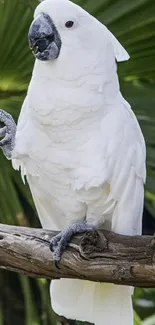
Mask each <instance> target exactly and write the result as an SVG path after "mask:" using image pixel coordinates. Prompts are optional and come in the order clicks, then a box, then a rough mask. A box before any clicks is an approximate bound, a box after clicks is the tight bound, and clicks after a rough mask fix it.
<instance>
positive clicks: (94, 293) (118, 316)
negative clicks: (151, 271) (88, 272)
mask: <svg viewBox="0 0 155 325" xmlns="http://www.w3.org/2000/svg"><path fill="white" fill-rule="evenodd" d="M50 291H51V302H52V307H53V309H54V311H55V312H56V313H57V314H59V315H63V316H65V317H66V318H68V319H76V320H80V321H88V322H90V323H94V324H95V325H107V324H108V325H132V324H133V310H132V299H131V288H130V287H126V286H118V285H114V284H107V283H95V282H89V281H83V280H72V279H61V280H54V281H52V283H51V288H50Z"/></svg>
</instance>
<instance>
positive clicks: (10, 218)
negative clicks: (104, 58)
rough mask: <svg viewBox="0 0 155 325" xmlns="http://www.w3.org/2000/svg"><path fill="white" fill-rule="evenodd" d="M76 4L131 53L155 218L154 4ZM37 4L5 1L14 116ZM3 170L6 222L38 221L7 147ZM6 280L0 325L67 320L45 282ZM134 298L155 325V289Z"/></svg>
mask: <svg viewBox="0 0 155 325" xmlns="http://www.w3.org/2000/svg"><path fill="white" fill-rule="evenodd" d="M76 3H78V4H79V5H81V6H82V7H84V9H86V10H87V11H89V12H90V13H91V14H93V15H94V16H96V17H97V18H98V19H99V20H101V21H102V22H103V23H104V24H105V25H107V26H108V28H109V29H110V30H111V31H112V32H113V33H114V34H115V35H116V36H117V37H118V39H119V40H120V42H121V43H122V44H123V45H124V46H125V48H126V49H127V50H128V52H129V54H130V55H131V59H130V61H128V62H126V63H122V64H120V65H119V76H120V84H121V89H122V93H123V95H124V97H125V98H126V99H127V100H128V101H129V102H130V104H131V105H132V108H133V109H134V111H135V113H136V115H137V117H138V119H139V122H140V125H141V128H142V130H143V133H144V136H145V140H146V143H147V173H148V176H147V184H146V191H145V205H146V206H147V208H148V209H149V211H150V212H151V214H152V215H154V216H155V63H154V62H155V1H154V0H134V1H125V0H96V1H94V0H77V1H76ZM36 5H37V1H36V0H0V44H1V47H0V107H1V108H4V109H6V110H7V111H9V112H10V113H11V114H12V115H13V116H14V118H15V119H17V118H18V114H19V111H20V108H21V104H22V101H23V99H24V97H25V95H26V91H27V87H28V83H29V80H30V77H31V73H32V69H33V62H34V60H33V56H32V54H31V52H30V50H29V48H28V42H27V34H28V29H29V25H30V23H31V21H32V17H33V14H32V12H33V8H35V7H36ZM0 168H1V173H0V193H1V195H0V207H1V209H0V220H1V222H2V223H7V224H16V225H26V226H33V227H35V226H39V220H38V218H37V216H36V212H35V208H34V205H33V202H32V198H31V194H30V192H29V189H28V187H27V186H24V185H23V183H22V181H21V178H20V175H19V173H18V172H15V171H14V170H13V169H12V166H11V163H10V162H8V161H7V160H6V159H5V157H4V156H3V154H2V152H0ZM0 284H1V286H0V288H1V289H0V325H15V324H16V325H18V324H22V325H55V324H57V323H60V321H61V319H60V318H59V317H57V316H56V315H55V314H54V312H53V311H52V309H51V307H50V300H49V290H48V289H49V288H48V286H49V284H48V282H47V281H46V280H44V279H29V278H26V277H24V276H17V275H16V274H13V273H10V272H6V271H1V272H0ZM133 301H134V308H135V325H140V324H141V325H155V289H154V290H153V289H152V290H151V289H136V290H135V294H134V298H133ZM65 324H67V321H66V323H65ZM77 324H79V322H77ZM124 325H125V324H124Z"/></svg>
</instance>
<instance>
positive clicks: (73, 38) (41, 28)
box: [28, 0, 129, 61]
mask: <svg viewBox="0 0 155 325" xmlns="http://www.w3.org/2000/svg"><path fill="white" fill-rule="evenodd" d="M28 38H29V45H30V48H31V49H32V51H33V54H34V56H35V57H36V58H37V59H39V60H42V61H47V60H55V59H57V58H59V57H61V56H64V55H65V56H67V58H68V59H72V60H73V57H75V56H76V57H77V56H78V55H79V54H80V56H81V55H82V54H81V53H83V55H84V52H85V53H87V56H88V54H89V53H92V52H94V51H95V50H96V49H97V51H99V49H101V51H103V48H104V46H103V45H102V44H104V45H106V44H107V41H108V42H109V43H111V44H112V46H111V48H113V50H114V51H113V53H114V56H115V57H116V59H117V61H124V60H127V59H128V58H129V56H128V54H127V52H126V51H125V50H124V48H123V47H122V46H121V44H120V43H119V42H118V41H117V40H116V38H115V37H114V36H113V35H112V34H111V33H110V32H109V30H108V29H107V28H106V27H105V26H104V25H102V24H101V23H100V22H99V21H98V20H96V19H95V18H94V17H92V16H91V15H90V14H88V13H87V12H86V11H85V10H84V9H82V8H81V7H79V6H78V5H76V4H75V3H73V2H71V1H69V0H44V1H42V2H41V3H40V4H39V5H38V7H37V8H36V10H35V14H34V20H33V22H32V24H31V26H30V29H29V34H28ZM105 47H106V46H105ZM102 55H104V53H103V54H102ZM108 55H109V54H108ZM79 59H80V60H81V57H80V58H79Z"/></svg>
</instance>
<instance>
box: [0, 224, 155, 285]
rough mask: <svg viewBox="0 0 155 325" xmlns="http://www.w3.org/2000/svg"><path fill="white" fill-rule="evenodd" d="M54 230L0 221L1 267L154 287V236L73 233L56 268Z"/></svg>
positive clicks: (35, 274)
mask: <svg viewBox="0 0 155 325" xmlns="http://www.w3.org/2000/svg"><path fill="white" fill-rule="evenodd" d="M55 234H56V232H54V231H49V230H44V229H32V228H25V227H15V226H8V225H2V224H0V268H3V269H6V270H11V271H15V272H20V273H23V274H26V275H28V276H31V277H44V278H48V279H59V278H76V279H87V280H91V281H97V282H110V283H116V284H122V285H133V286H136V287H155V238H154V237H151V236H136V237H129V236H121V235H118V234H114V233H112V232H109V231H105V230H98V231H93V232H87V233H85V234H81V235H77V236H75V237H74V238H73V239H72V240H71V242H70V243H69V245H68V247H67V249H66V251H65V252H64V253H63V255H62V259H61V262H60V264H59V269H58V268H57V267H56V266H55V264H54V263H53V261H52V253H51V251H50V249H49V242H50V239H51V238H52V237H53V236H54V235H55Z"/></svg>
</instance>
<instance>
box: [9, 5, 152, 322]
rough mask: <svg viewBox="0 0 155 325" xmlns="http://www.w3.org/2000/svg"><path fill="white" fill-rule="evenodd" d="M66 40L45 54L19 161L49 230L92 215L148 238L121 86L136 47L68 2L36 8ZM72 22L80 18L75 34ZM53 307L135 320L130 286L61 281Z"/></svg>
mask: <svg viewBox="0 0 155 325" xmlns="http://www.w3.org/2000/svg"><path fill="white" fill-rule="evenodd" d="M41 12H44V13H47V14H48V15H50V16H51V18H52V20H53V21H54V24H55V26H56V28H57V29H58V31H59V34H60V36H61V40H62V49H61V52H60V55H59V57H58V59H56V60H54V61H46V62H41V61H39V60H36V62H35V66H34V70H33V74H32V79H31V82H30V85H29V88H28V93H27V97H26V99H25V102H24V104H23V107H22V110H21V114H20V117H19V121H18V126H17V133H16V145H15V149H14V152H13V158H14V159H13V166H14V167H15V168H19V166H21V169H22V173H23V174H26V177H27V180H28V183H29V186H30V189H31V192H32V196H33V199H34V202H35V205H36V208H37V211H38V215H39V218H40V221H41V223H42V226H43V227H44V228H47V229H53V230H63V229H65V228H66V227H68V226H69V225H70V224H72V223H74V222H77V221H83V220H85V219H86V220H87V221H88V222H89V223H93V224H95V225H99V223H100V222H102V223H104V225H105V227H106V228H108V229H112V230H113V231H115V232H118V233H120V234H126V235H136V234H141V225H142V210H143V197H144V188H143V184H144V182H145V155H146V153H145V143H144V139H143V136H142V133H141V130H140V127H139V125H138V122H137V120H136V117H135V115H134V113H133V112H132V110H131V108H130V105H129V104H128V103H127V102H126V101H125V100H124V98H123V97H122V95H121V93H120V90H119V82H118V77H117V71H116V62H115V59H116V60H118V61H123V60H127V59H128V58H129V56H128V54H127V52H126V51H125V50H124V49H123V47H122V46H121V45H120V43H119V42H118V41H117V40H116V38H115V37H114V36H113V35H112V34H111V33H110V32H109V31H108V29H107V28H106V27H105V26H104V25H102V24H101V23H100V22H98V21H97V20H96V19H95V18H93V17H92V16H91V15H89V14H88V13H86V12H85V11H84V10H83V9H81V8H80V7H78V6H77V5H75V4H73V3H71V2H69V1H67V0H45V1H43V2H41V4H40V5H39V6H38V7H37V9H36V12H35V17H37V16H38V15H39V14H40V13H41ZM66 20H74V21H75V22H76V23H75V27H74V28H73V30H72V31H71V30H66V29H65V27H64V23H65V21H66ZM51 300H52V305H53V308H54V310H55V311H56V312H57V313H58V314H60V315H64V316H66V317H68V318H73V319H78V320H85V321H89V322H92V323H93V322H94V323H95V324H96V325H102V324H109V325H114V324H115V325H132V324H133V321H132V318H133V315H132V304H131V288H129V287H123V286H116V285H112V284H100V283H97V284H96V283H91V282H88V281H80V280H67V279H61V280H56V281H52V285H51Z"/></svg>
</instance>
